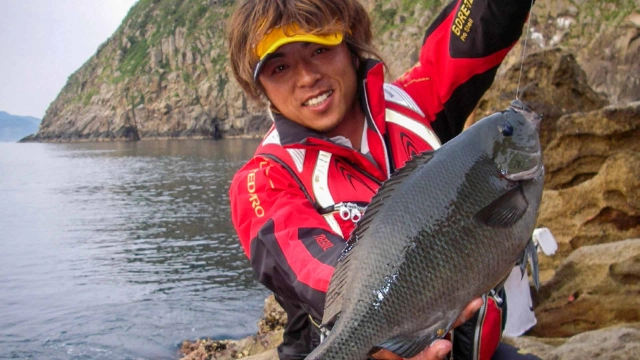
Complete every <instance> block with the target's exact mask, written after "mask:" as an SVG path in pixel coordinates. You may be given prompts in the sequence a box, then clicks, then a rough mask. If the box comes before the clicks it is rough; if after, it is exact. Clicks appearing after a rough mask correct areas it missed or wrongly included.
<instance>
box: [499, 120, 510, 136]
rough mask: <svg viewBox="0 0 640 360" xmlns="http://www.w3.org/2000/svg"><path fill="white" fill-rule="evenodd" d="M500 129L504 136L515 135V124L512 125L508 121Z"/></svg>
mask: <svg viewBox="0 0 640 360" xmlns="http://www.w3.org/2000/svg"><path fill="white" fill-rule="evenodd" d="M499 129H500V131H501V132H502V135H504V136H511V135H513V126H511V124H509V123H508V122H505V123H504V125H502V126H500V127H499Z"/></svg>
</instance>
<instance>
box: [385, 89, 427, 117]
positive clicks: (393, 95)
mask: <svg viewBox="0 0 640 360" xmlns="http://www.w3.org/2000/svg"><path fill="white" fill-rule="evenodd" d="M384 98H385V99H386V100H387V101H391V102H392V103H396V104H398V105H402V106H404V107H406V108H409V109H411V110H413V111H415V112H417V113H418V114H420V116H422V117H424V113H423V112H422V110H420V108H419V107H418V104H416V102H415V101H413V99H412V98H411V96H409V94H407V92H406V91H404V90H402V89H401V88H399V87H397V86H395V85H393V84H387V83H385V84H384Z"/></svg>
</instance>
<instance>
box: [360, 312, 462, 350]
mask: <svg viewBox="0 0 640 360" xmlns="http://www.w3.org/2000/svg"><path fill="white" fill-rule="evenodd" d="M451 314H454V313H451ZM449 317H452V316H449ZM454 318H455V317H454ZM451 326H453V321H447V320H444V319H443V320H442V321H439V322H438V323H437V324H436V325H434V326H432V327H430V328H429V329H425V330H422V331H420V332H419V333H417V334H414V335H413V336H410V335H398V336H396V337H393V338H391V339H389V340H387V341H385V342H383V343H381V344H380V345H378V346H376V347H375V348H374V350H372V351H371V352H370V354H373V353H375V352H377V351H379V350H380V349H385V350H389V351H391V352H392V353H394V354H396V355H398V356H400V357H401V358H405V359H406V358H412V357H414V356H416V355H418V354H419V353H420V352H422V350H424V349H426V348H427V347H428V346H429V345H431V344H432V343H433V342H434V341H436V340H438V339H442V338H443V337H444V336H445V335H446V334H447V333H448V332H449V330H451Z"/></svg>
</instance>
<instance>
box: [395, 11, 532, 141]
mask: <svg viewBox="0 0 640 360" xmlns="http://www.w3.org/2000/svg"><path fill="white" fill-rule="evenodd" d="M531 5H532V1H531V0H454V1H452V2H451V3H450V4H449V5H447V6H446V7H445V8H444V9H443V10H442V12H441V13H440V14H439V15H438V16H437V17H436V19H435V20H434V22H433V23H432V24H431V26H430V27H429V28H428V29H427V32H426V35H425V39H424V42H423V45H422V48H421V50H420V55H419V62H418V64H416V65H415V66H414V67H413V68H411V69H409V70H408V71H407V72H405V73H404V74H403V75H402V76H401V77H400V78H398V80H396V82H395V84H396V85H398V86H400V87H402V88H404V90H405V91H406V92H407V93H409V95H410V96H411V97H412V98H413V99H414V100H415V101H416V103H417V104H418V106H419V107H420V108H421V109H422V111H423V112H424V113H425V115H426V118H427V119H428V120H429V121H431V124H430V125H431V127H432V128H433V130H434V131H435V132H436V134H437V135H438V137H439V138H440V140H441V141H442V143H445V142H447V141H449V140H450V139H452V138H453V137H455V136H456V135H458V134H459V133H460V132H461V131H462V129H463V127H464V123H465V121H466V119H467V117H468V116H469V115H470V114H471V112H472V111H473V109H474V108H475V107H476V105H477V103H478V101H480V99H481V98H482V95H483V94H484V93H485V91H486V90H487V89H488V88H489V87H490V86H491V84H492V83H493V80H494V77H495V74H496V71H497V69H498V66H499V65H500V63H501V62H502V60H504V58H505V56H506V55H507V53H508V52H509V50H511V48H512V47H513V46H514V45H515V43H516V41H517V40H518V39H519V37H520V35H521V34H522V28H523V25H524V22H525V21H526V19H527V17H528V14H529V10H530V8H531ZM514 95H515V94H514Z"/></svg>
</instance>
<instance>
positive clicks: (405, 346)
mask: <svg viewBox="0 0 640 360" xmlns="http://www.w3.org/2000/svg"><path fill="white" fill-rule="evenodd" d="M437 339H438V337H437V335H436V334H431V335H429V336H423V337H419V338H413V337H409V336H397V337H394V338H393V339H390V340H387V341H385V342H383V343H382V344H380V345H378V346H376V347H375V348H374V350H373V351H371V354H373V353H376V352H378V351H379V350H381V349H385V350H389V351H391V352H392V353H394V354H396V355H398V356H400V357H401V358H405V359H406V358H412V357H414V356H416V355H418V354H419V353H420V352H421V351H422V350H424V349H425V348H426V347H427V346H429V345H431V343H432V342H434V341H435V340H437Z"/></svg>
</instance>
